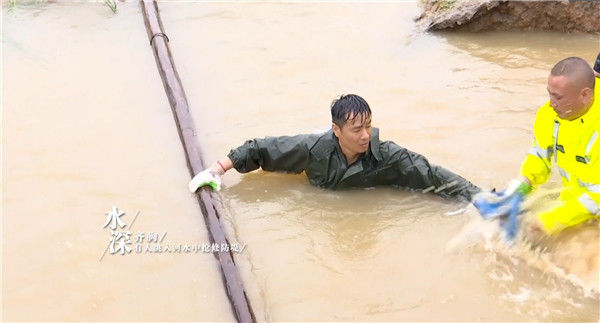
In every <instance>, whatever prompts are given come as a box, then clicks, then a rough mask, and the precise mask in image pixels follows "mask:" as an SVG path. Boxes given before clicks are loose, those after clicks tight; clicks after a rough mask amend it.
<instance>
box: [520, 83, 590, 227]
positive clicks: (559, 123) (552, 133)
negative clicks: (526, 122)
mask: <svg viewBox="0 0 600 323" xmlns="http://www.w3.org/2000/svg"><path fill="white" fill-rule="evenodd" d="M594 96H595V99H594V102H593V104H592V107H591V108H590V110H588V112H587V113H586V114H585V115H583V116H581V117H580V118H578V119H575V120H571V121H568V120H562V119H560V118H559V117H558V115H557V114H556V112H554V110H553V109H552V107H551V106H550V101H548V102H547V103H546V104H544V105H543V106H542V107H541V108H540V109H539V110H538V112H537V115H536V118H535V123H534V138H533V144H532V147H531V149H530V151H529V154H528V155H527V157H526V158H525V161H524V162H523V164H522V166H521V174H522V175H523V176H525V177H527V178H528V179H529V180H530V181H531V183H532V185H533V186H534V187H536V186H537V185H540V184H543V183H544V182H546V181H547V180H548V177H549V175H550V171H551V169H552V167H553V165H554V166H556V169H557V170H558V172H559V173H560V175H561V177H562V184H563V187H564V189H563V191H562V193H561V198H560V199H561V200H563V201H566V202H567V203H569V204H573V203H576V204H578V205H577V207H578V208H580V209H582V208H581V207H583V208H584V209H585V210H587V211H588V212H589V213H590V214H591V215H598V214H600V138H598V137H599V135H600V78H596V85H595V87H594ZM565 211H566V209H565ZM563 222H564V221H563ZM563 224H564V225H567V226H568V225H571V224H568V223H563ZM573 224H575V223H573ZM548 227H550V225H548Z"/></svg>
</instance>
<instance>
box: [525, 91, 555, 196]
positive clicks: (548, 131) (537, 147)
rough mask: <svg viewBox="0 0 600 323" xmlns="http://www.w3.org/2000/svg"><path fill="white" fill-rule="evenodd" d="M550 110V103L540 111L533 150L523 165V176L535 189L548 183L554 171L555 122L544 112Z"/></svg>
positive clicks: (537, 117)
mask: <svg viewBox="0 0 600 323" xmlns="http://www.w3.org/2000/svg"><path fill="white" fill-rule="evenodd" d="M548 108H549V103H546V105H544V106H542V107H541V108H540V109H539V110H538V113H537V115H536V118H535V122H534V125H533V131H534V136H533V141H532V143H531V148H530V149H529V152H528V154H527V156H526V157H525V160H524V161H523V163H522V164H521V175H523V176H525V177H527V179H529V181H530V182H531V184H532V185H533V187H536V186H538V185H541V184H544V183H545V182H546V181H548V178H549V177H550V172H551V169H552V155H553V147H554V142H553V141H552V140H553V138H554V137H553V125H554V121H553V120H552V119H549V118H547V117H546V115H547V114H546V113H543V111H542V110H543V109H548Z"/></svg>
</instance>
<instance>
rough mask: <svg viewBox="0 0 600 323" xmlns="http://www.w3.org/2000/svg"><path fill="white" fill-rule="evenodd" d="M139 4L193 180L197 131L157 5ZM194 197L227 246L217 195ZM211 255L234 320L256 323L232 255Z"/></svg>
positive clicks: (197, 165) (198, 155)
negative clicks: (220, 277)
mask: <svg viewBox="0 0 600 323" xmlns="http://www.w3.org/2000/svg"><path fill="white" fill-rule="evenodd" d="M140 4H141V6H142V14H143V15H144V22H145V24H146V30H147V32H148V39H150V45H151V46H152V49H153V52H154V57H155V58H156V65H157V67H158V71H159V73H160V76H161V78H162V82H163V85H164V87H165V91H166V93H167V97H168V98H169V103H170V105H171V110H172V112H173V116H174V118H175V123H176V124H177V130H178V132H179V138H180V139H181V143H182V144H183V148H184V150H185V155H186V160H187V165H188V169H189V171H190V175H191V176H194V174H197V173H198V172H200V171H202V170H203V169H205V168H206V165H205V163H204V161H203V159H202V150H201V149H200V145H199V143H198V138H197V137H196V133H195V129H196V127H195V126H194V122H193V118H192V116H191V114H190V110H189V107H188V103H187V99H186V96H185V92H184V91H183V86H182V84H181V80H180V79H179V75H178V74H177V70H176V69H175V64H174V62H173V58H172V56H171V51H170V50H169V46H168V44H167V42H168V41H169V40H168V38H167V36H166V34H165V33H164V29H163V26H162V22H161V20H160V15H159V13H158V6H157V4H156V1H152V0H140ZM196 196H197V198H198V202H199V204H200V209H201V211H202V214H203V216H204V220H205V223H206V226H207V229H208V233H209V236H210V239H211V242H213V243H218V244H219V245H221V244H227V245H229V242H228V240H227V235H226V231H225V229H224V227H223V226H222V224H221V222H220V220H219V219H220V214H219V210H220V208H219V207H218V203H217V201H218V195H217V194H214V193H212V192H210V191H208V189H200V190H199V193H198V194H197V195H196ZM214 254H215V257H216V258H217V260H218V261H219V265H220V269H221V274H222V279H223V283H224V285H225V288H226V290H227V295H228V297H229V300H230V303H231V306H232V308H233V311H234V314H235V317H236V319H237V320H238V322H256V318H255V317H254V313H253V311H252V307H251V306H250V303H249V301H248V298H247V297H246V293H245V291H244V286H243V284H242V280H241V277H240V273H239V271H238V269H237V267H236V265H235V262H234V260H233V255H232V253H231V251H229V252H216V253H214Z"/></svg>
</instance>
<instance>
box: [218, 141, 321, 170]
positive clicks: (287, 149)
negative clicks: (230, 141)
mask: <svg viewBox="0 0 600 323" xmlns="http://www.w3.org/2000/svg"><path fill="white" fill-rule="evenodd" d="M318 137H319V135H314V134H311V135H297V136H282V137H266V138H258V139H252V140H248V141H246V142H245V143H244V144H243V145H241V146H239V147H237V148H235V149H232V150H231V151H230V152H229V154H228V155H227V157H228V158H229V159H230V160H231V162H232V167H233V168H235V169H236V170H237V171H238V172H240V173H247V172H251V171H253V170H255V169H258V168H262V169H263V170H266V171H272V172H286V173H301V172H302V171H304V169H305V168H306V167H307V165H308V157H309V150H310V148H311V146H312V145H313V144H314V143H315V141H316V140H317V138H318Z"/></svg>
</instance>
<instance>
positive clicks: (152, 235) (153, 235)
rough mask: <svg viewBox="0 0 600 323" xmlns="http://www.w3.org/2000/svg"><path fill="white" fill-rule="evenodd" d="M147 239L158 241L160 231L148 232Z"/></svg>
mask: <svg viewBox="0 0 600 323" xmlns="http://www.w3.org/2000/svg"><path fill="white" fill-rule="evenodd" d="M146 239H147V241H148V242H158V233H156V232H148V233H147V234H146Z"/></svg>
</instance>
